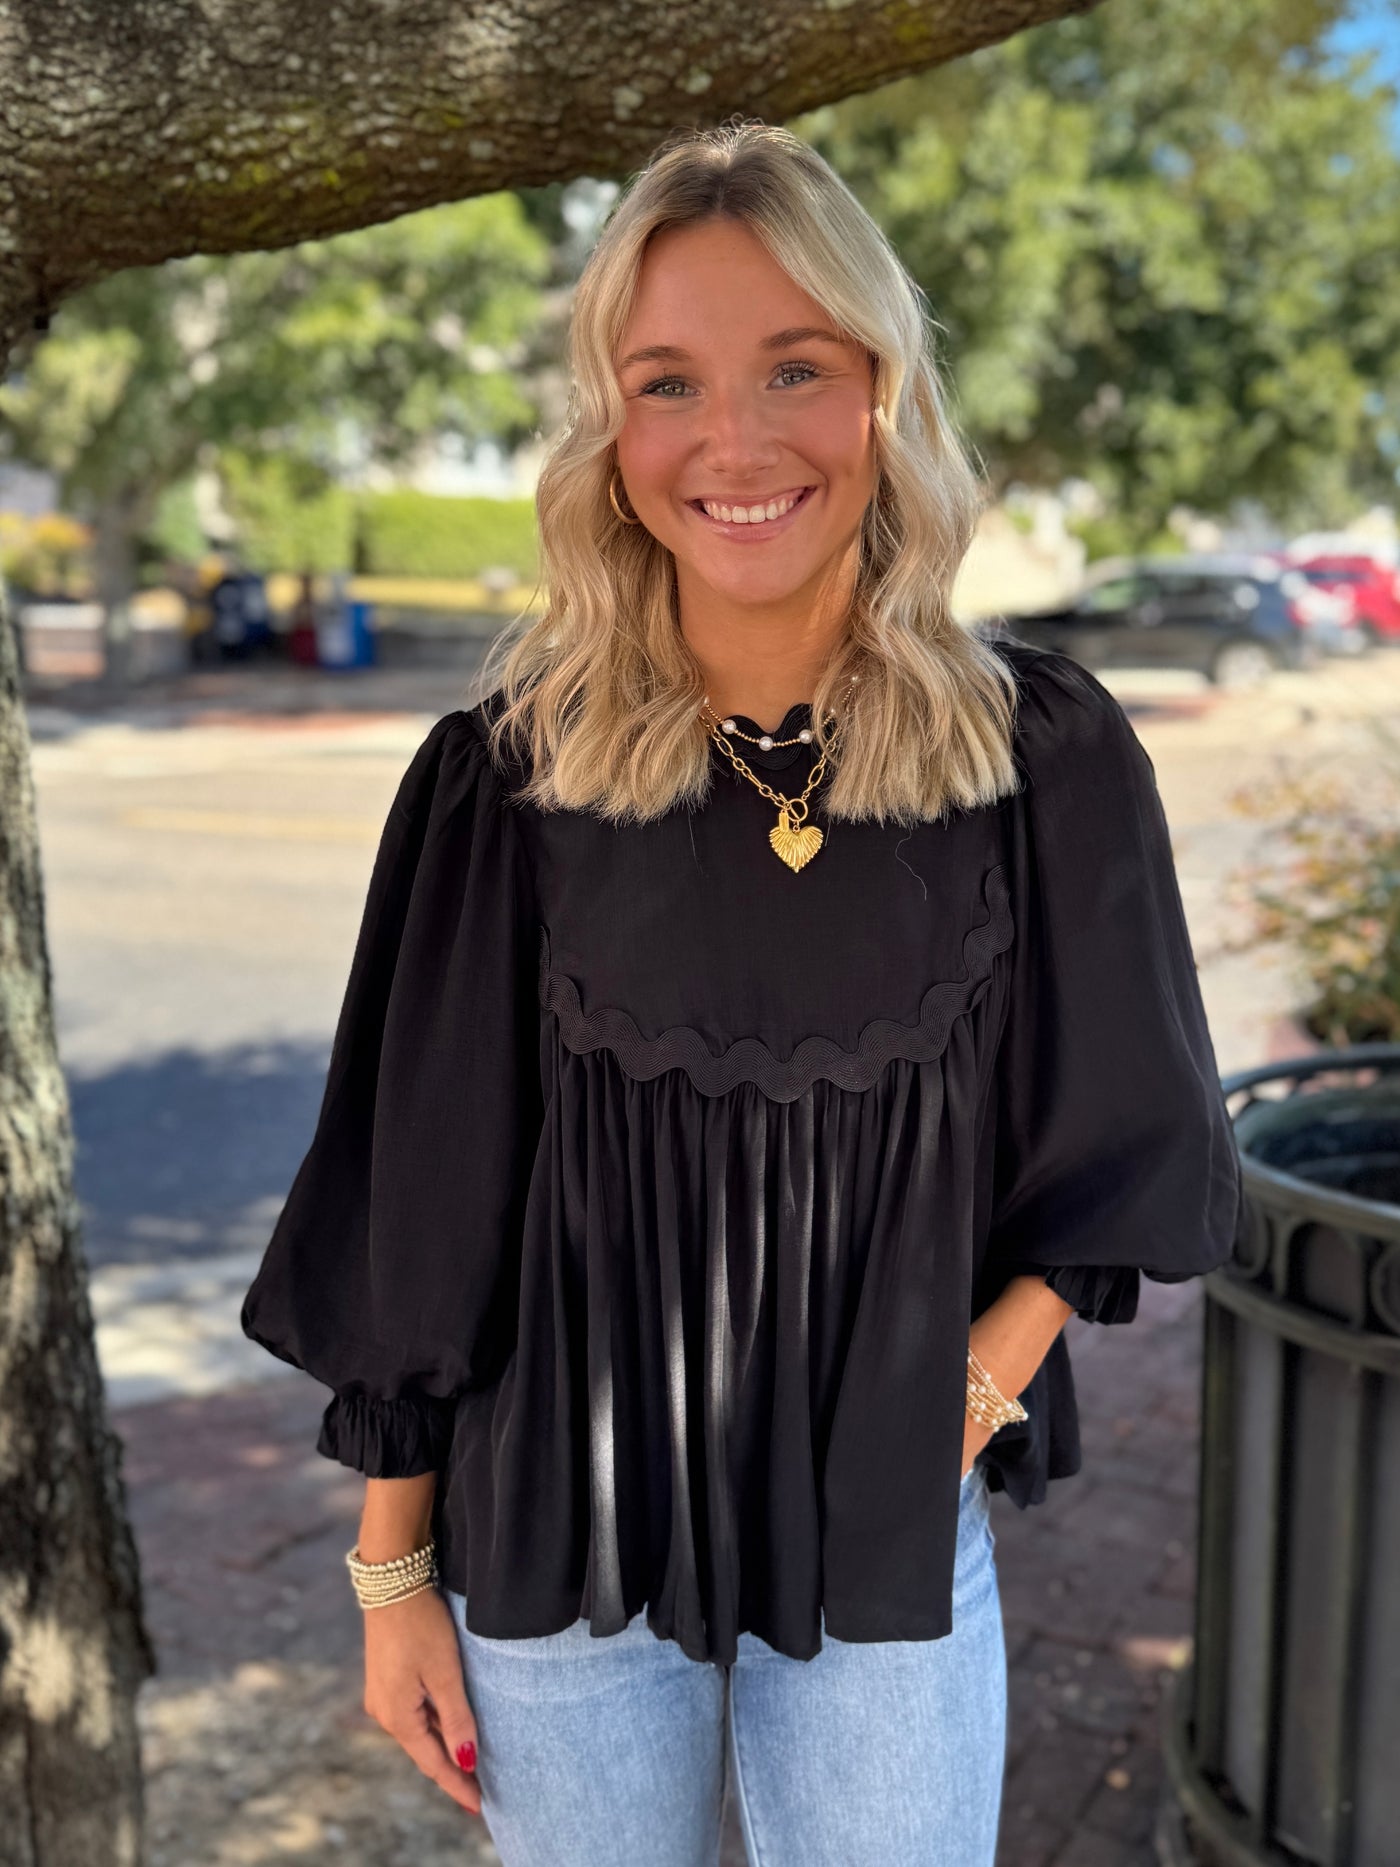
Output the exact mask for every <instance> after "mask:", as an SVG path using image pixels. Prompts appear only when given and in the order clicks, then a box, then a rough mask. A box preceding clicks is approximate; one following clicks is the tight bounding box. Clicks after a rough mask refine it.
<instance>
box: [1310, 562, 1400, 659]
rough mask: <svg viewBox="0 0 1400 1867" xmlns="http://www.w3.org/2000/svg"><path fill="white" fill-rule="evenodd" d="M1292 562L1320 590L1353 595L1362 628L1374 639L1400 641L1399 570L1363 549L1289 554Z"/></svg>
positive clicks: (1358, 623)
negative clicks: (1358, 550)
mask: <svg viewBox="0 0 1400 1867" xmlns="http://www.w3.org/2000/svg"><path fill="white" fill-rule="evenodd" d="M1289 563H1290V564H1291V565H1292V567H1293V569H1294V570H1299V571H1301V572H1302V573H1303V575H1304V576H1305V577H1306V578H1307V580H1308V582H1309V583H1311V584H1315V585H1316V586H1317V587H1318V589H1320V590H1328V591H1333V592H1336V593H1337V594H1338V595H1341V594H1344V593H1345V594H1348V595H1350V597H1351V599H1352V601H1353V603H1354V605H1355V611H1356V622H1357V626H1358V627H1359V628H1362V629H1364V630H1365V631H1366V634H1367V635H1368V636H1369V637H1370V639H1371V640H1372V641H1373V642H1395V643H1400V571H1397V570H1396V569H1395V568H1394V566H1393V565H1389V564H1383V563H1381V561H1380V560H1379V559H1378V558H1373V557H1365V556H1363V555H1362V554H1361V553H1360V552H1356V553H1343V552H1340V551H1337V552H1333V551H1329V552H1325V553H1319V554H1318V555H1316V556H1314V555H1312V554H1309V555H1308V556H1307V557H1303V558H1295V557H1290V558H1289Z"/></svg>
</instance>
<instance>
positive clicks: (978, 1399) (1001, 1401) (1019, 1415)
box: [967, 1349, 1029, 1432]
mask: <svg viewBox="0 0 1400 1867" xmlns="http://www.w3.org/2000/svg"><path fill="white" fill-rule="evenodd" d="M967 1410H968V1412H969V1413H970V1414H971V1415H972V1417H973V1419H974V1420H976V1421H977V1422H978V1423H979V1424H980V1425H982V1426H990V1427H991V1429H992V1431H993V1432H995V1431H996V1430H997V1428H998V1427H999V1426H1005V1425H1006V1424H1007V1423H1008V1421H1011V1420H1024V1419H1026V1418H1028V1417H1029V1416H1028V1415H1027V1413H1026V1409H1025V1408H1024V1407H1023V1406H1022V1405H1021V1403H1020V1401H1019V1400H1008V1399H1007V1398H1006V1396H1005V1394H1003V1393H1002V1391H1001V1389H1000V1388H999V1387H998V1386H997V1385H996V1383H995V1382H994V1381H993V1379H992V1377H991V1375H989V1374H988V1373H987V1370H986V1369H985V1368H984V1367H983V1366H982V1364H981V1362H980V1361H979V1360H978V1359H977V1357H976V1356H975V1355H974V1354H973V1352H972V1350H971V1349H969V1350H968V1351H967Z"/></svg>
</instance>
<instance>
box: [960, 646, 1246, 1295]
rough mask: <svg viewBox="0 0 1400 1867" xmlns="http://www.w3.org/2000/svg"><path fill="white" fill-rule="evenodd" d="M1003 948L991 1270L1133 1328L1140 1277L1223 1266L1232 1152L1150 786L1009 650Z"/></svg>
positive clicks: (1067, 686)
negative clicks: (1008, 959) (1014, 712)
mask: <svg viewBox="0 0 1400 1867" xmlns="http://www.w3.org/2000/svg"><path fill="white" fill-rule="evenodd" d="M1015 665H1016V666H1017V668H1018V671H1019V685H1020V688H1021V700H1020V705H1019V717H1018V724H1017V733H1016V740H1017V756H1018V763H1019V765H1020V767H1021V770H1022V775H1023V791H1022V793H1021V795H1020V796H1018V797H1017V798H1016V799H1015V800H1013V807H1012V810H1011V821H1012V826H1013V827H1012V838H1011V841H1012V861H1011V869H1012V874H1011V877H1010V883H1011V896H1012V911H1013V915H1014V917H1015V926H1016V937H1015V941H1014V943H1013V952H1012V965H1011V975H1010V983H1009V987H1008V991H1009V1004H1008V1011H1007V1017H1006V1022H1005V1025H1004V1027H1003V1031H1002V1037H1001V1043H1000V1047H999V1049H998V1053H997V1061H996V1085H995V1089H996V1094H995V1100H996V1109H997V1117H996V1122H997V1125H996V1140H995V1149H994V1156H993V1158H994V1169H993V1181H994V1188H993V1198H992V1206H991V1230H990V1236H989V1240H988V1246H987V1249H988V1256H989V1260H990V1261H992V1262H993V1263H995V1264H996V1265H997V1267H998V1274H999V1276H1000V1275H1001V1274H1002V1273H1004V1275H1005V1276H1007V1277H1009V1276H1013V1275H1016V1274H1019V1273H1023V1272H1029V1273H1032V1274H1039V1275H1043V1276H1044V1278H1045V1281H1046V1282H1047V1283H1048V1284H1050V1286H1051V1287H1052V1288H1053V1289H1055V1290H1056V1291H1057V1292H1058V1293H1059V1294H1060V1295H1061V1296H1062V1297H1063V1298H1064V1300H1065V1301H1066V1302H1067V1303H1069V1304H1071V1305H1073V1307H1074V1309H1075V1311H1076V1313H1077V1314H1078V1315H1080V1316H1082V1317H1084V1318H1086V1319H1087V1320H1091V1321H1098V1322H1129V1321H1131V1320H1132V1318H1133V1316H1134V1314H1135V1312H1136V1308H1137V1300H1138V1294H1139V1277H1140V1275H1142V1274H1144V1273H1145V1274H1146V1275H1147V1276H1149V1277H1152V1278H1155V1279H1157V1280H1159V1281H1161V1282H1168V1283H1170V1282H1178V1281H1180V1280H1182V1279H1184V1278H1188V1277H1195V1276H1199V1275H1201V1274H1202V1273H1203V1272H1205V1271H1208V1270H1211V1269H1213V1268H1214V1267H1215V1266H1217V1265H1219V1264H1221V1263H1223V1262H1225V1261H1226V1260H1227V1259H1228V1258H1229V1257H1230V1255H1231V1253H1232V1250H1233V1248H1234V1242H1235V1238H1236V1233H1237V1228H1238V1227H1239V1225H1240V1224H1241V1222H1242V1210H1243V1208H1242V1199H1243V1193H1242V1188H1241V1178H1240V1166H1239V1155H1238V1153H1237V1150H1236V1144H1235V1139H1234V1130H1233V1127H1232V1124H1231V1121H1230V1116H1229V1111H1228V1109H1227V1107H1226V1103H1225V1097H1224V1092H1223V1090H1222V1089H1221V1085H1220V1077H1219V1073H1218V1071H1217V1068H1216V1060H1215V1053H1214V1048H1213V1045H1212V1042H1211V1037H1210V1032H1209V1030H1208V1028H1207V1024H1206V1015H1205V1008H1204V1005H1203V1003H1202V1000H1201V992H1200V986H1199V982H1198V980H1197V976H1196V965H1195V959H1194V956H1193V954H1192V950H1191V941H1190V936H1189V933H1188V930H1187V925H1186V916H1185V913H1184V910H1183V908H1182V902H1181V894H1180V889H1179V887H1178V883H1177V878H1176V869H1175V864H1174V861H1173V857H1172V850H1171V842H1170V837H1169V833H1168V827H1167V821H1166V817H1165V814H1164V812H1163V808H1162V802H1161V798H1160V795H1159V793H1158V789H1157V780H1156V774H1155V771H1154V768H1153V765H1152V762H1151V760H1150V758H1149V757H1148V754H1147V751H1146V749H1145V748H1144V747H1143V745H1142V743H1141V741H1140V740H1139V739H1138V737H1137V735H1136V733H1135V732H1134V731H1133V728H1132V725H1131V723H1130V721H1129V719H1128V716H1127V714H1126V713H1125V712H1124V711H1123V708H1122V707H1121V706H1120V705H1119V703H1118V701H1117V700H1116V699H1115V698H1114V697H1113V696H1112V695H1111V694H1110V693H1109V692H1108V690H1107V689H1106V688H1105V687H1104V686H1103V685H1102V683H1101V682H1099V681H1098V680H1096V679H1095V677H1094V676H1093V675H1092V674H1090V673H1089V672H1088V671H1087V670H1086V669H1084V668H1082V667H1081V666H1080V665H1079V664H1078V663H1077V662H1075V661H1073V660H1071V659H1070V658H1069V657H1068V656H1066V655H1063V654H1060V653H1059V652H1057V651H1054V650H1045V651H1035V650H1030V649H1027V648H1026V647H1025V646H1024V645H1021V646H1020V649H1019V653H1018V655H1017V657H1016V662H1015Z"/></svg>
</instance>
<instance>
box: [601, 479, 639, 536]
mask: <svg viewBox="0 0 1400 1867" xmlns="http://www.w3.org/2000/svg"><path fill="white" fill-rule="evenodd" d="M608 499H609V501H610V502H611V504H612V509H613V511H614V512H615V513H616V514H617V516H618V517H619V518H620V519H621V520H622V523H623V524H624V525H640V524H641V522H642V521H641V520H640V519H639V518H638V517H637V516H636V514H635V513H633V514H632V515H631V516H630V517H629V516H628V514H627V513H625V512H624V511H623V510H622V507H621V506H620V505H619V504H618V503H617V468H616V467H614V468H613V470H612V472H611V473H610V474H609V475H608Z"/></svg>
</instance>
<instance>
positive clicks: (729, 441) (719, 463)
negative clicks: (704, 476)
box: [697, 387, 781, 480]
mask: <svg viewBox="0 0 1400 1867" xmlns="http://www.w3.org/2000/svg"><path fill="white" fill-rule="evenodd" d="M697 445H698V451H699V457H700V460H701V461H702V462H703V464H704V467H705V469H706V471H707V472H708V473H710V474H713V475H715V476H720V475H727V476H728V477H729V478H730V479H734V480H742V479H743V478H744V477H745V476H746V475H748V474H758V473H763V472H766V471H767V470H768V469H769V468H770V467H772V465H773V464H774V462H775V461H777V460H778V459H779V458H780V455H781V450H780V447H779V444H778V437H777V434H776V431H775V425H774V420H773V417H772V415H770V414H769V412H768V410H767V408H766V406H765V404H764V402H763V400H762V393H761V392H759V393H757V394H755V393H754V392H753V391H750V390H746V389H742V388H722V387H721V388H715V389H712V390H711V391H710V392H709V394H708V395H707V396H706V398H705V406H704V410H703V412H702V415H701V421H700V430H699V434H698V436H697Z"/></svg>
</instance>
